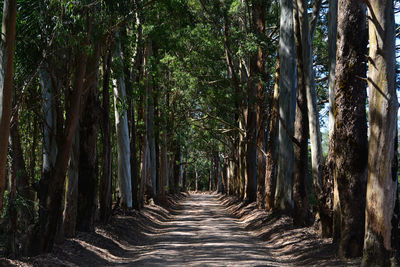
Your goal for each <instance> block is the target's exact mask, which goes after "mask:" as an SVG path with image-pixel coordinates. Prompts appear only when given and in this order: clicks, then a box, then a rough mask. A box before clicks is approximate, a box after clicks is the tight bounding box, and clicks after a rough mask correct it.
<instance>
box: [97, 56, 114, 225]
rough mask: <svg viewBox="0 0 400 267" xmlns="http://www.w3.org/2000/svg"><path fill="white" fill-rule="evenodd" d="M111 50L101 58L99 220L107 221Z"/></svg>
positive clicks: (108, 207) (110, 163)
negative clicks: (101, 147) (101, 146)
mask: <svg viewBox="0 0 400 267" xmlns="http://www.w3.org/2000/svg"><path fill="white" fill-rule="evenodd" d="M111 61H112V52H111V51H110V50H107V52H106V55H105V56H104V58H103V92H102V95H103V103H102V113H103V115H102V120H101V125H102V135H101V140H102V145H103V150H102V152H103V153H102V160H101V169H102V172H101V173H102V175H101V180H100V192H99V200H100V201H99V203H100V212H99V213H100V221H101V222H103V223H107V222H108V220H109V219H110V217H111V213H112V170H111V166H112V157H111V153H112V148H111V127H110V91H109V86H110V75H111Z"/></svg>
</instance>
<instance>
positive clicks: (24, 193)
mask: <svg viewBox="0 0 400 267" xmlns="http://www.w3.org/2000/svg"><path fill="white" fill-rule="evenodd" d="M18 120H19V111H16V112H15V115H14V116H13V117H12V119H11V128H10V141H11V142H10V148H11V153H12V168H14V169H15V171H16V172H15V174H16V189H17V191H16V192H17V193H18V195H19V196H20V197H22V198H23V199H24V201H25V204H24V205H23V206H22V207H20V212H19V213H20V219H21V221H22V222H23V225H24V226H25V227H26V226H27V225H29V223H31V222H32V221H33V219H34V215H33V212H34V206H33V204H34V199H35V197H34V194H33V193H34V192H33V190H32V186H31V184H30V181H29V175H28V172H27V169H26V165H25V160H24V153H23V151H22V145H21V136H20V134H19V129H18V127H19V122H18Z"/></svg>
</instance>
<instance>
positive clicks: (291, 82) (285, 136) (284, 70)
mask: <svg viewBox="0 0 400 267" xmlns="http://www.w3.org/2000/svg"><path fill="white" fill-rule="evenodd" d="M279 60H280V79H279V88H280V91H279V121H280V123H279V152H278V176H277V183H276V193H275V208H276V209H278V210H282V211H288V212H291V211H292V209H293V191H292V187H293V164H294V162H293V161H294V155H293V144H292V140H291V138H292V137H293V127H294V115H295V99H296V48H295V43H294V30H293V1H292V0H281V19H280V40H279Z"/></svg>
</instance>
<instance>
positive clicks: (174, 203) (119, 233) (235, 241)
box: [0, 194, 359, 267]
mask: <svg viewBox="0 0 400 267" xmlns="http://www.w3.org/2000/svg"><path fill="white" fill-rule="evenodd" d="M169 200H170V201H169V206H168V209H165V208H163V207H160V206H157V205H149V206H146V207H145V208H144V209H142V210H141V211H140V212H137V211H131V212H129V213H128V214H119V215H115V216H114V217H113V219H112V222H111V223H110V224H109V225H105V226H98V227H96V231H95V232H94V233H79V234H78V236H77V237H76V238H73V239H67V240H66V242H64V243H63V244H62V245H57V246H56V247H55V250H54V252H53V253H52V254H45V255H40V256H37V257H33V258H24V259H21V260H19V261H11V260H5V259H0V266H7V265H10V266H332V267H333V266H358V265H359V260H355V261H353V262H350V261H348V262H345V261H341V260H338V259H336V258H335V254H334V251H335V250H334V246H333V245H332V244H331V240H328V239H327V240H321V239H319V238H318V236H317V235H316V231H315V230H313V229H312V228H297V229H296V228H294V227H293V223H292V220H291V219H290V218H289V217H285V216H276V215H274V214H271V213H268V212H265V211H263V210H258V209H257V208H256V206H255V204H250V205H247V206H245V205H244V204H243V203H242V202H240V201H238V200H237V199H235V198H233V197H223V196H219V195H215V194H192V195H190V196H189V197H183V196H182V195H181V196H180V197H179V199H177V198H170V199H169Z"/></svg>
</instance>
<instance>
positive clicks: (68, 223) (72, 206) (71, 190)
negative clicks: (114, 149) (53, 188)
mask: <svg viewBox="0 0 400 267" xmlns="http://www.w3.org/2000/svg"><path fill="white" fill-rule="evenodd" d="M79 134H80V131H79V125H78V126H77V129H76V133H75V137H74V141H73V143H72V150H71V159H70V161H69V170H68V179H67V183H66V190H67V194H66V198H65V205H64V214H63V231H64V236H65V237H68V238H72V237H75V235H76V224H77V220H76V217H77V211H78V179H79V152H80V149H79V148H80V141H79V140H80V138H79Z"/></svg>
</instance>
